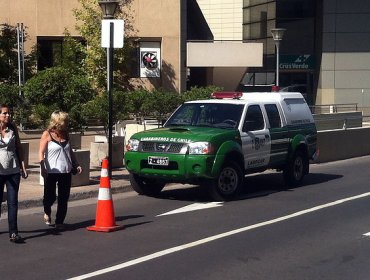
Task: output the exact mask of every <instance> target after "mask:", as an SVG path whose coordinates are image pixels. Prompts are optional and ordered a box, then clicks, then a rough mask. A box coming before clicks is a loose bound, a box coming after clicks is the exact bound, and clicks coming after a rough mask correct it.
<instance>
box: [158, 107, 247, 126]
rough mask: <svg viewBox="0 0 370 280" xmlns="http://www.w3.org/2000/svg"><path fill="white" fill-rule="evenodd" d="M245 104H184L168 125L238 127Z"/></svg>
mask: <svg viewBox="0 0 370 280" xmlns="http://www.w3.org/2000/svg"><path fill="white" fill-rule="evenodd" d="M243 108H244V105H239V104H220V103H186V104H183V105H182V106H181V107H180V108H179V109H178V110H177V111H176V112H175V113H174V114H173V115H172V116H171V118H170V119H169V120H168V121H167V123H166V125H165V126H166V127H168V126H209V127H218V128H229V129H236V128H237V127H238V125H239V121H240V118H241V115H242V112H243Z"/></svg>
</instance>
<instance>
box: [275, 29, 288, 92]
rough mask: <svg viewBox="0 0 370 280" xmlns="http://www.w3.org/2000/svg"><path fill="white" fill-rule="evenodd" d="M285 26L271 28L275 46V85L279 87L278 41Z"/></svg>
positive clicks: (282, 34)
mask: <svg viewBox="0 0 370 280" xmlns="http://www.w3.org/2000/svg"><path fill="white" fill-rule="evenodd" d="M285 30H286V29H285V28H273V29H271V34H272V38H273V39H274V42H275V46H276V86H277V87H278V88H279V47H280V41H281V40H283V36H284V32H285Z"/></svg>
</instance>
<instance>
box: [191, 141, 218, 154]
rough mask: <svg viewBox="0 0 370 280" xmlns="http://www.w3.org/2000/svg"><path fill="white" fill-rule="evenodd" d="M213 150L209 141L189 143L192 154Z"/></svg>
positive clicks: (208, 152)
mask: <svg viewBox="0 0 370 280" xmlns="http://www.w3.org/2000/svg"><path fill="white" fill-rule="evenodd" d="M212 152H213V148H212V145H211V143H209V142H194V143H189V154H191V155H206V154H210V153H212Z"/></svg>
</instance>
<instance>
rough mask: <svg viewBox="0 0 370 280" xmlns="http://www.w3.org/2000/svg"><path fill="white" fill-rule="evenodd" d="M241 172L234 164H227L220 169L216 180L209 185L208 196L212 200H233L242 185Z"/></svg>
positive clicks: (242, 177)
mask: <svg viewBox="0 0 370 280" xmlns="http://www.w3.org/2000/svg"><path fill="white" fill-rule="evenodd" d="M243 179H244V176H243V172H242V170H241V168H240V166H239V165H238V164H236V163H235V162H232V161H230V162H227V163H225V164H224V166H223V167H222V168H221V171H220V174H219V175H218V177H217V179H215V180H212V181H211V182H210V185H209V195H210V196H211V198H212V199H213V200H216V201H225V200H231V199H233V198H235V197H236V196H237V195H238V194H239V193H240V190H241V188H242V185H243Z"/></svg>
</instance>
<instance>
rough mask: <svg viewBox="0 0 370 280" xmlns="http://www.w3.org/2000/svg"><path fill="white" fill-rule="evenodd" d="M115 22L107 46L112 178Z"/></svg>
mask: <svg viewBox="0 0 370 280" xmlns="http://www.w3.org/2000/svg"><path fill="white" fill-rule="evenodd" d="M113 36H114V24H113V22H111V23H110V24H109V48H107V57H108V59H107V71H108V73H107V75H108V85H107V88H108V107H109V108H108V175H109V178H112V164H113V151H112V145H113V135H112V134H113V131H112V129H113V116H112V114H113V97H112V94H113V93H112V88H113V46H114V38H113Z"/></svg>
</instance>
